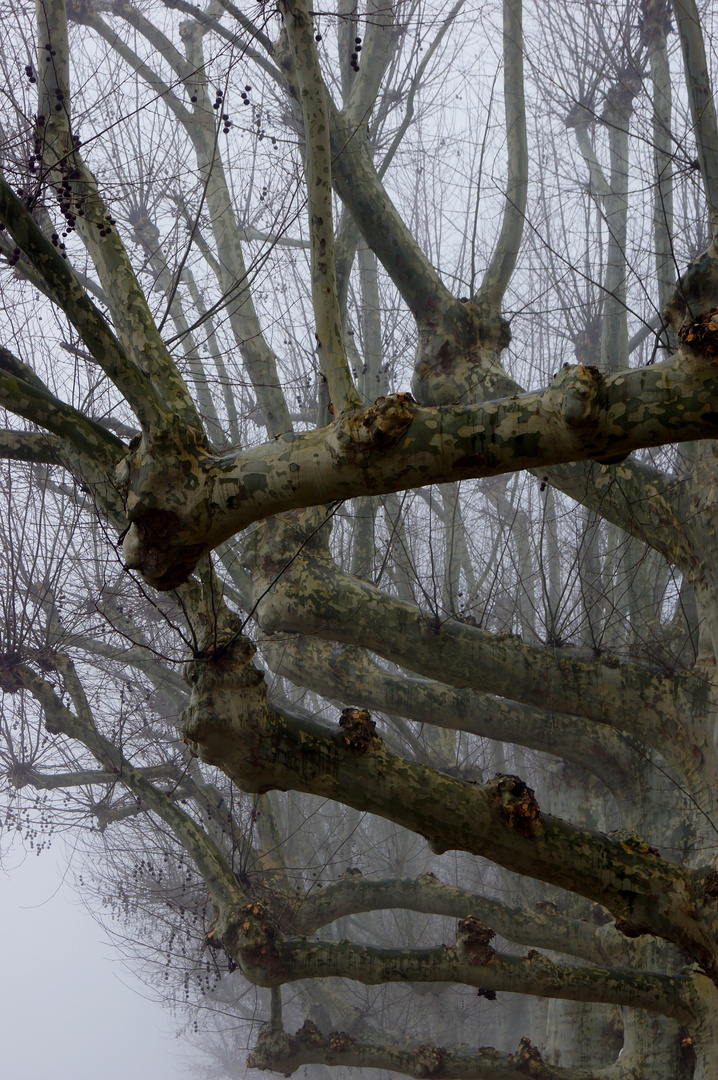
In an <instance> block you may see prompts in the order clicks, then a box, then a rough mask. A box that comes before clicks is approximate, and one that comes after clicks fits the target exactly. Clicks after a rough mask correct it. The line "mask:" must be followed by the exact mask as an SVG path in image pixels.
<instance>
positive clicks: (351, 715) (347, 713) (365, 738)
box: [336, 708, 380, 757]
mask: <svg viewBox="0 0 718 1080" xmlns="http://www.w3.org/2000/svg"><path fill="white" fill-rule="evenodd" d="M339 727H340V728H341V730H340V731H339V732H338V734H337V736H336V738H337V739H338V740H339V742H341V743H344V745H345V746H347V747H348V748H349V750H351V752H352V754H354V755H355V756H356V757H361V755H362V754H366V752H367V750H368V749H369V747H370V746H371V744H372V743H373V742H375V741H376V742H379V741H380V740H379V736H378V735H377V733H376V724H375V723H374V721H373V720H372V718H371V717H370V716H369V713H368V712H367V711H366V709H354V708H349V709H344V711H343V713H342V714H341V716H340V718H339Z"/></svg>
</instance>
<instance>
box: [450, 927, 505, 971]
mask: <svg viewBox="0 0 718 1080" xmlns="http://www.w3.org/2000/svg"><path fill="white" fill-rule="evenodd" d="M494 937H496V934H495V933H494V931H493V930H492V929H491V928H490V927H488V926H484V924H483V923H482V922H481V920H480V919H477V918H476V916H475V915H469V916H467V918H465V919H461V920H460V922H459V924H458V926H457V928H456V944H457V946H458V947H459V948H460V949H461V950H462V951H463V952H464V953H465V954H466V957H467V959H468V962H469V963H470V964H475V965H476V967H485V966H486V964H490V963H491V961H492V959H493V957H494V956H495V955H496V950H495V949H492V947H491V946H490V945H489V942H490V941H491V939H492V938H494Z"/></svg>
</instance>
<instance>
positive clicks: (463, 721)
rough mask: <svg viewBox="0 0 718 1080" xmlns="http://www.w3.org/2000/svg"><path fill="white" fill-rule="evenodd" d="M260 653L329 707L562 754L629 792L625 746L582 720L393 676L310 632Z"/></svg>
mask: <svg viewBox="0 0 718 1080" xmlns="http://www.w3.org/2000/svg"><path fill="white" fill-rule="evenodd" d="M261 647H262V655H263V657H264V658H265V660H266V661H267V663H268V665H269V667H270V668H271V670H272V671H273V672H275V674H277V675H282V676H284V678H287V679H289V680H290V681H291V682H293V683H294V684H295V685H297V686H306V687H308V688H310V689H312V690H313V691H314V692H315V693H318V694H321V695H322V696H323V697H326V698H329V699H330V700H334V699H338V700H341V701H343V702H345V703H347V704H349V703H351V702H354V701H361V703H362V705H363V706H364V708H366V709H371V710H376V711H378V712H382V713H390V714H395V715H399V716H404V717H406V718H407V719H409V720H415V721H417V722H418V723H425V724H432V725H433V726H434V727H440V728H445V729H448V730H449V731H466V732H469V733H471V734H473V735H478V736H480V737H482V738H487V739H497V740H499V741H501V742H509V743H514V744H516V745H518V746H528V747H530V748H531V749H533V750H540V751H542V752H543V753H547V754H555V755H556V756H557V757H560V758H562V759H564V760H565V761H572V762H574V763H575V764H576V765H579V766H580V767H581V768H583V769H586V770H587V771H588V772H590V773H593V774H594V775H595V776H598V777H599V778H600V779H601V780H603V782H604V783H605V784H606V786H607V787H608V788H609V790H610V791H612V792H613V793H614V794H615V796H616V797H617V798H619V799H620V798H621V796H622V795H623V794H624V793H625V792H626V791H628V790H630V787H631V782H630V762H629V760H628V757H627V754H626V745H625V742H624V741H623V740H622V739H621V737H620V736H619V735H617V734H616V733H614V732H613V731H611V730H610V729H609V728H608V727H605V728H604V729H603V730H598V731H597V730H596V725H595V724H594V723H591V722H588V721H586V720H583V719H582V718H581V717H578V716H570V715H565V714H562V713H558V712H553V711H549V710H548V709H541V708H538V707H536V706H530V705H528V706H527V705H521V704H519V703H518V702H515V701H509V700H507V699H506V698H497V697H493V696H490V695H489V694H482V693H480V692H478V691H476V690H463V689H456V688H455V687H451V686H447V685H446V684H445V683H441V682H432V681H430V680H429V679H426V678H423V679H412V678H411V677H409V676H407V675H406V674H405V673H404V672H402V673H401V674H397V673H393V672H391V671H386V670H385V669H384V668H382V667H379V665H378V664H376V663H375V662H374V660H373V659H372V657H371V654H370V653H369V652H368V651H367V650H366V649H361V648H352V647H342V646H339V645H336V644H335V643H334V642H328V641H322V640H321V639H320V638H319V637H317V635H316V634H315V633H313V632H311V631H310V632H309V633H308V634H307V635H306V636H303V635H299V634H296V635H294V634H292V635H288V634H278V635H276V637H270V638H264V639H263V640H262V642H261Z"/></svg>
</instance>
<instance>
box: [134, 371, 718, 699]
mask: <svg viewBox="0 0 718 1080" xmlns="http://www.w3.org/2000/svg"><path fill="white" fill-rule="evenodd" d="M715 397H716V383H715V373H714V370H713V366H712V365H710V364H707V363H705V362H702V361H701V360H699V358H698V357H696V356H693V355H691V354H690V353H687V352H684V351H683V350H681V351H679V352H678V353H676V354H675V356H673V357H671V358H670V359H669V360H666V361H664V362H663V363H662V364H655V365H654V366H652V367H646V368H640V369H638V370H633V371H627V372H620V373H617V374H615V375H610V376H603V375H601V374H600V373H599V372H597V371H596V369H595V368H593V369H589V368H586V367H583V366H582V365H579V366H578V367H577V368H566V369H562V372H561V374H560V376H557V377H556V378H555V379H554V381H553V383H552V385H551V387H549V388H548V389H547V390H544V391H543V392H541V393H533V394H524V395H520V396H519V395H516V396H515V397H512V398H510V399H508V400H507V399H504V400H502V401H495V402H489V403H487V404H481V405H476V406H467V407H463V408H460V407H439V408H430V407H422V406H419V405H416V403H415V402H413V400H412V399H411V398H410V397H409V396H408V395H402V394H400V395H396V396H394V397H389V398H383V399H382V398H380V399H379V400H378V401H377V402H376V404H375V405H374V406H372V407H370V408H369V409H367V410H364V411H363V412H359V413H355V414H354V415H353V416H348V417H341V418H340V419H339V420H337V421H336V422H335V424H334V425H332V426H331V427H330V428H325V429H320V430H317V431H312V432H307V433H305V434H302V435H300V436H294V435H290V436H285V437H284V438H280V439H277V440H275V442H274V443H273V444H270V445H263V446H259V447H255V448H252V449H249V450H246V451H242V452H238V453H235V454H227V455H224V456H222V457H220V458H212V457H210V456H209V455H206V456H201V457H199V458H198V460H197V467H196V470H194V471H193V472H192V476H191V486H190V487H188V480H187V478H186V476H187V470H186V469H185V470H183V471H182V472H179V471H178V472H177V476H176V483H177V485H178V486H177V487H175V488H174V490H173V491H172V492H171V498H169V496H168V493H167V491H166V487H167V484H168V478H169V475H170V472H169V471H168V467H167V464H166V463H161V464H158V463H157V461H156V460H155V459H154V458H152V457H149V456H147V455H146V453H145V451H144V449H143V448H140V449H139V450H138V453H137V455H136V456H135V458H134V460H133V461H132V462H129V463H128V468H129V475H128V477H127V479H128V480H129V482H130V485H131V489H132V490H131V495H130V497H129V499H128V512H129V516H130V518H131V520H132V521H133V523H134V524H133V526H132V528H131V529H130V531H129V533H128V535H127V537H126V539H125V559H126V562H127V564H128V565H129V566H130V567H132V568H134V569H138V570H141V571H142V572H143V573H144V574H145V576H146V578H147V580H148V581H150V582H151V583H152V584H154V585H156V586H157V587H158V588H164V589H169V588H174V587H175V586H176V585H177V584H178V583H179V582H181V581H183V580H185V579H186V577H187V575H188V574H189V572H190V571H191V569H192V567H193V566H194V565H195V563H196V561H197V559H198V558H199V556H200V555H201V554H203V553H204V552H206V551H208V550H210V549H212V548H213V547H216V546H217V545H219V544H220V543H221V542H222V541H223V540H226V539H228V538H229V537H230V536H232V535H233V534H234V533H236V532H238V531H239V530H241V529H244V528H246V527H247V526H248V525H249V524H251V523H252V522H253V521H257V520H259V519H260V518H263V517H267V516H269V515H271V514H277V513H281V512H282V511H285V510H289V509H292V508H294V507H306V506H313V505H318V504H323V503H327V502H332V501H334V500H337V499H347V498H353V497H355V496H356V495H364V494H367V493H368V492H371V493H372V494H379V493H382V492H384V493H386V492H389V491H400V490H405V489H407V488H412V487H421V486H424V485H426V484H431V483H437V482H439V483H441V482H444V481H453V480H460V479H465V478H468V477H477V476H492V475H498V474H499V473H505V472H513V471H516V470H520V469H526V468H541V467H543V466H545V465H552V464H558V463H560V462H568V461H577V460H585V459H587V458H596V457H599V458H600V457H603V456H605V455H608V454H611V455H613V454H616V455H618V454H627V453H629V452H630V451H631V450H632V449H635V448H637V447H639V446H649V445H650V446H655V445H663V444H666V443H671V442H680V441H684V440H691V439H698V438H715V437H716V435H718V414H717V413H716V411H715V408H714V402H715ZM629 402H630V406H629V404H628V403H629ZM171 471H172V472H173V474H174V470H171ZM270 478H271V482H270ZM173 483H174V480H173ZM182 488H184V489H185V490H184V492H182V493H181V489H182ZM170 518H171V528H170ZM158 530H159V531H158ZM153 533H154V534H155V535H154V536H153ZM160 533H161V539H160ZM562 711H567V712H574V711H577V710H575V709H573V708H562Z"/></svg>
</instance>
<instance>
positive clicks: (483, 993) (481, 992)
mask: <svg viewBox="0 0 718 1080" xmlns="http://www.w3.org/2000/svg"><path fill="white" fill-rule="evenodd" d="M476 996H477V997H482V998H486V1000H487V1001H496V991H495V990H485V989H484V988H483V986H480V987H479V989H478V990H477V991H476Z"/></svg>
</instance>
